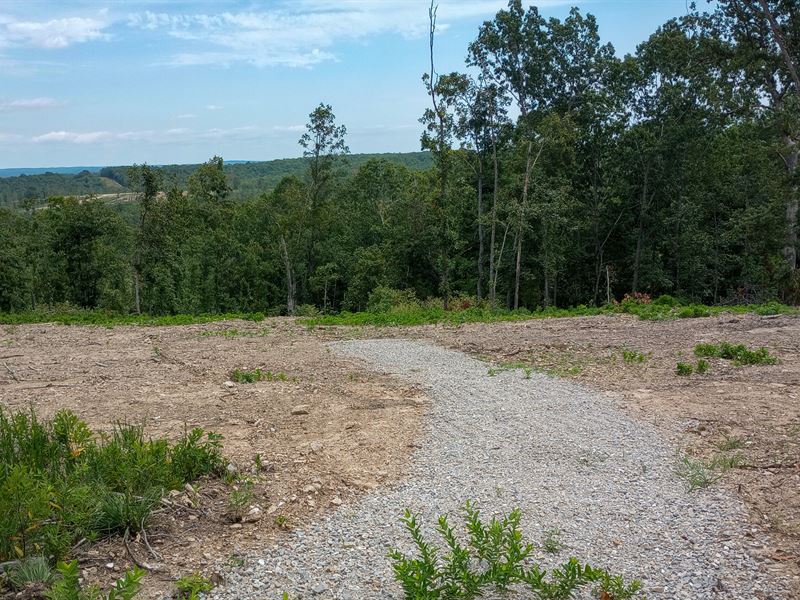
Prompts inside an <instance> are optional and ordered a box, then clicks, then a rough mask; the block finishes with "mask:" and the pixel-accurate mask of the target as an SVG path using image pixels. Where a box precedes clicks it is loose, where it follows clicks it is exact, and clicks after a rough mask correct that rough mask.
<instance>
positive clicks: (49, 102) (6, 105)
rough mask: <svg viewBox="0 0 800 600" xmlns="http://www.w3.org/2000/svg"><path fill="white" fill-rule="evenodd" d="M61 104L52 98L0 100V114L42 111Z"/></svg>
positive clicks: (61, 104)
mask: <svg viewBox="0 0 800 600" xmlns="http://www.w3.org/2000/svg"><path fill="white" fill-rule="evenodd" d="M60 106H63V103H61V102H59V101H58V100H55V99H54V98H47V97H41V98H20V99H18V100H6V101H2V100H0V112H14V111H20V110H44V109H48V108H58V107H60Z"/></svg>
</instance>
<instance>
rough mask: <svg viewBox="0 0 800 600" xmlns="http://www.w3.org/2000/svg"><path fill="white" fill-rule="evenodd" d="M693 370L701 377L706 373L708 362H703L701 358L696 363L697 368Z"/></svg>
mask: <svg viewBox="0 0 800 600" xmlns="http://www.w3.org/2000/svg"><path fill="white" fill-rule="evenodd" d="M695 370H696V371H697V372H698V373H699V374H700V375H703V374H705V373H706V372H707V371H708V361H706V360H703V359H702V358H701V359H700V360H698V361H697V367H695Z"/></svg>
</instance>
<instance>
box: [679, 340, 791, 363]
mask: <svg viewBox="0 0 800 600" xmlns="http://www.w3.org/2000/svg"><path fill="white" fill-rule="evenodd" d="M694 353H695V355H696V356H705V357H713V358H724V359H727V360H731V361H733V363H734V364H735V365H774V364H777V362H778V359H777V358H776V357H774V356H772V355H770V353H769V350H768V349H767V348H764V347H761V348H756V349H755V350H751V349H750V348H748V347H747V346H745V345H744V344H735V345H734V344H730V343H728V342H722V343H720V344H697V346H695V347H694Z"/></svg>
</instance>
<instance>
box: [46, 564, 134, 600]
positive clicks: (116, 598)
mask: <svg viewBox="0 0 800 600" xmlns="http://www.w3.org/2000/svg"><path fill="white" fill-rule="evenodd" d="M57 569H58V572H59V574H60V575H61V577H60V579H57V580H56V582H55V583H54V584H53V587H51V588H50V589H49V590H47V592H46V593H45V598H47V600H131V598H133V597H135V596H136V595H137V594H138V593H139V591H141V589H142V583H141V581H142V578H143V577H144V574H145V572H144V571H143V570H142V569H140V568H138V567H134V568H133V569H132V570H131V571H126V572H125V575H124V576H123V577H122V578H121V579H118V580H117V581H116V583H115V584H114V587H113V588H111V590H110V591H109V592H108V594H103V593H102V592H101V591H100V589H99V588H98V587H96V586H89V587H86V588H82V587H81V583H80V575H79V573H78V561H76V560H73V561H72V562H60V563H58V566H57Z"/></svg>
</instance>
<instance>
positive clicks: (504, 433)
mask: <svg viewBox="0 0 800 600" xmlns="http://www.w3.org/2000/svg"><path fill="white" fill-rule="evenodd" d="M333 347H334V349H335V350H336V351H338V352H341V353H343V354H348V355H351V356H353V357H357V358H362V359H364V360H366V361H367V362H368V363H371V364H372V366H373V367H374V368H376V369H378V370H381V371H386V372H389V373H392V374H395V375H397V376H399V377H402V378H405V379H408V380H410V381H413V382H415V383H418V384H421V385H422V386H424V387H425V388H426V390H427V392H428V395H429V396H430V398H431V399H432V401H433V405H432V407H431V410H430V414H429V415H428V418H427V425H426V428H425V432H424V434H423V436H422V438H421V439H420V440H419V444H420V447H419V449H417V450H416V452H415V453H414V455H413V466H412V469H411V474H410V476H409V477H408V478H407V479H406V480H404V481H401V482H400V483H398V484H396V485H395V486H393V487H390V488H388V489H387V488H381V489H377V490H375V491H374V492H372V493H370V494H369V495H367V496H366V497H364V498H363V499H362V500H360V501H359V502H357V503H355V504H353V505H350V506H343V507H342V508H341V509H339V510H338V511H336V512H333V513H330V514H329V515H328V516H327V517H326V518H324V519H322V520H321V521H319V522H317V523H315V524H313V525H312V526H309V527H306V528H303V529H299V530H295V531H293V532H292V533H291V534H289V536H288V537H287V538H285V539H284V540H283V541H282V543H281V544H280V545H279V546H277V547H275V548H273V549H272V550H271V551H267V552H262V553H261V554H260V555H259V556H253V557H251V559H250V560H248V562H247V565H246V566H245V567H242V568H239V569H238V570H236V569H235V570H233V571H232V572H230V573H229V574H228V576H227V585H226V587H223V588H218V589H217V590H216V591H215V592H214V593H212V597H214V598H220V599H223V598H224V599H229V598H230V599H232V598H254V599H255V598H268V599H272V598H275V599H277V598H280V595H281V593H282V592H284V591H285V592H288V593H289V594H290V597H291V598H310V597H315V598H320V599H324V598H350V599H353V600H356V599H358V600H361V599H368V598H369V599H371V598H375V599H379V598H380V599H386V598H402V595H401V594H400V592H399V591H398V588H397V587H396V585H395V584H394V582H393V578H392V573H391V568H390V563H389V560H388V559H387V558H386V553H387V551H388V549H389V547H390V546H400V547H401V548H404V549H406V548H407V544H406V535H405V534H404V532H403V531H402V529H401V526H400V525H399V524H398V517H399V516H400V515H401V514H402V511H403V509H404V508H406V507H409V508H411V509H412V510H414V511H416V512H419V513H421V515H422V516H423V518H424V520H425V521H426V523H428V524H433V523H434V520H435V517H436V516H437V515H439V514H442V513H451V514H455V513H457V512H458V509H459V507H460V506H461V505H462V504H463V502H464V501H465V500H467V499H473V500H476V501H477V502H478V504H479V506H480V507H481V508H482V510H483V512H484V514H485V515H487V516H488V515H491V514H499V513H507V512H508V511H510V510H511V509H512V508H514V507H517V506H518V507H520V508H521V509H522V511H523V523H522V524H523V528H524V530H525V531H526V533H527V536H528V537H529V538H530V539H531V540H533V541H541V540H542V539H543V536H544V532H545V531H546V530H551V529H558V530H560V532H561V534H560V539H561V541H562V542H563V543H564V544H565V546H566V547H565V548H564V549H563V550H562V551H561V552H560V553H559V554H557V555H555V556H553V555H550V554H546V553H544V552H540V553H537V558H538V559H540V560H541V562H542V563H543V564H545V565H552V564H554V562H556V561H557V562H561V561H564V560H566V559H567V558H568V557H569V556H572V555H574V556H577V557H578V558H579V559H580V560H582V561H587V562H589V563H590V564H592V565H595V566H602V567H607V568H609V569H610V570H612V571H614V572H619V573H622V574H624V575H625V576H626V577H628V578H633V577H636V578H639V579H641V580H642V581H643V583H644V591H645V592H646V594H647V597H648V598H650V599H651V600H654V599H673V598H686V599H693V600H695V599H703V598H715V599H716V598H719V599H722V598H725V599H734V598H735V599H743V600H744V599H751V598H775V599H778V598H781V599H782V598H789V597H790V595H789V592H788V584H787V583H786V582H784V581H782V580H779V579H777V578H775V576H773V575H769V574H768V573H766V572H765V571H764V570H763V568H762V566H763V565H761V564H760V563H759V561H758V559H756V558H754V557H753V556H752V555H751V552H749V549H750V547H751V546H752V545H755V544H756V541H755V539H754V538H752V537H750V536H749V535H748V533H749V532H748V527H749V525H748V520H747V515H746V512H745V510H744V507H743V506H742V505H741V503H740V502H739V501H738V500H737V499H735V498H734V497H732V496H730V495H729V494H728V493H726V492H725V491H724V490H723V489H722V488H720V487H711V488H708V489H706V490H702V491H699V492H692V493H688V492H687V491H686V490H685V487H684V484H683V482H682V481H681V480H680V479H678V478H677V477H676V476H675V475H674V468H675V463H676V454H675V449H674V448H672V447H670V446H669V444H668V443H667V442H666V441H665V440H664V439H662V437H661V436H660V435H659V433H657V432H656V431H655V430H654V429H652V428H650V427H648V426H647V425H644V424H642V423H638V422H635V421H633V420H631V419H630V418H628V417H626V416H625V415H624V414H622V413H621V412H620V411H619V410H618V409H616V408H614V407H613V405H612V403H611V402H610V401H609V400H608V399H607V398H604V397H603V396H601V395H599V394H596V393H594V392H591V391H589V390H587V389H586V388H583V387H580V386H578V385H575V384H572V383H569V382H566V381H562V380H559V379H555V378H551V377H548V376H544V375H540V374H536V373H534V374H532V375H531V376H530V378H526V377H525V375H524V374H523V373H522V372H520V371H504V372H501V373H499V374H497V375H494V376H490V375H489V374H488V369H487V365H486V364H485V363H482V362H480V361H477V360H474V359H472V358H469V357H468V356H466V355H464V354H461V353H458V352H454V351H450V350H445V349H443V348H440V347H437V346H433V345H429V344H425V343H419V342H412V341H404V340H367V341H349V342H341V343H336V344H334V345H333ZM452 522H454V523H457V522H458V521H456V520H454V521H452Z"/></svg>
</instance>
